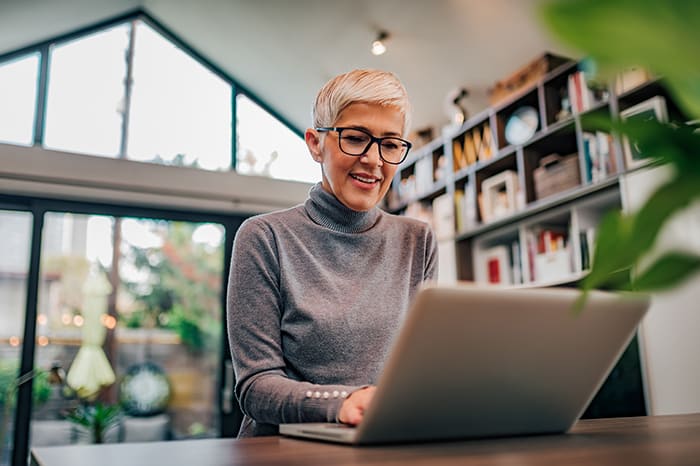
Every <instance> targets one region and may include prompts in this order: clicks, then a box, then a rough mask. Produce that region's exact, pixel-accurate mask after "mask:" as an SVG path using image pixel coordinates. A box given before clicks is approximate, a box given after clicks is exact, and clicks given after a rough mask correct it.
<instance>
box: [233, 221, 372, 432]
mask: <svg viewBox="0 0 700 466" xmlns="http://www.w3.org/2000/svg"><path fill="white" fill-rule="evenodd" d="M279 277H280V264H279V259H278V254H277V248H276V242H275V237H274V232H273V231H272V230H271V228H270V227H269V226H268V225H267V224H266V223H265V222H264V221H262V220H260V219H256V218H253V219H249V220H247V221H246V222H244V223H243V224H242V225H241V227H240V228H239V230H238V233H237V234H236V239H235V241H234V246H233V255H232V262H231V271H230V274H229V282H228V294H227V326H228V337H229V343H230V346H231V355H232V359H233V366H234V371H235V375H236V389H235V390H236V397H237V399H238V402H239V404H240V407H241V410H242V411H243V413H244V414H246V415H247V416H249V417H250V418H252V419H253V420H255V421H256V422H257V423H265V424H273V425H277V424H281V423H291V422H336V420H337V415H338V411H339V410H340V405H341V404H342V402H343V398H345V397H347V396H348V395H349V394H350V393H352V392H353V391H355V390H357V389H359V388H360V387H354V386H345V385H318V384H314V383H312V382H310V381H298V380H293V379H291V378H289V377H288V375H287V374H288V371H287V370H286V366H285V357H284V352H283V348H282V336H281V328H280V321H281V318H282V313H283V312H284V304H283V297H282V293H281V290H280V278H279Z"/></svg>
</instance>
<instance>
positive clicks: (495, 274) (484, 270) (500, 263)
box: [477, 245, 511, 285]
mask: <svg viewBox="0 0 700 466" xmlns="http://www.w3.org/2000/svg"><path fill="white" fill-rule="evenodd" d="M480 256H481V260H480V261H479V262H480V264H479V268H480V270H479V273H478V276H477V282H480V283H491V284H498V285H510V284H511V276H510V275H511V267H510V260H509V257H508V256H509V251H508V247H507V246H505V245H497V246H492V247H490V248H487V249H485V250H483V251H482V252H481V254H480Z"/></svg>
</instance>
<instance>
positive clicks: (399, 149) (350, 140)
mask: <svg viewBox="0 0 700 466" xmlns="http://www.w3.org/2000/svg"><path fill="white" fill-rule="evenodd" d="M376 139H378V140H379V141H378V143H379V153H380V155H381V156H382V158H383V159H384V160H386V161H387V162H389V163H400V162H401V161H402V160H403V157H404V155H406V152H407V151H408V146H407V145H406V143H405V142H404V141H403V140H401V139H399V138H394V137H384V138H376ZM338 141H339V143H340V150H342V151H343V152H345V153H346V154H349V155H363V154H364V153H365V152H367V151H368V150H369V146H370V144H371V143H372V137H371V136H370V135H369V134H367V133H365V132H364V131H360V130H357V129H352V128H345V129H343V130H342V131H340V132H339V137H338Z"/></svg>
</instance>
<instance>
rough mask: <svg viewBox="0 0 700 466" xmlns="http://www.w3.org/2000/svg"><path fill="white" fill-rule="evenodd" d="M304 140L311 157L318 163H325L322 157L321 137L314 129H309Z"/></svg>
mask: <svg viewBox="0 0 700 466" xmlns="http://www.w3.org/2000/svg"><path fill="white" fill-rule="evenodd" d="M304 140H305V141H306V146H307V147H308V148H309V152H310V153H311V157H313V159H314V160H315V161H317V162H318V163H321V162H322V161H323V156H322V155H321V135H320V134H319V133H318V131H316V130H315V129H313V128H307V129H306V132H304Z"/></svg>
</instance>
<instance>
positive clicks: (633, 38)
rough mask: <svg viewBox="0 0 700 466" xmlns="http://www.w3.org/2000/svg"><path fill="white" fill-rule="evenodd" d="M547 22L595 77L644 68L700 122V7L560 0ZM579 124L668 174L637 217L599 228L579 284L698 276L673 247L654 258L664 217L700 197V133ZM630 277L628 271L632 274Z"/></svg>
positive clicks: (675, 0) (694, 263)
mask: <svg viewBox="0 0 700 466" xmlns="http://www.w3.org/2000/svg"><path fill="white" fill-rule="evenodd" d="M542 12H543V17H544V19H545V22H546V23H547V24H548V26H549V27H550V29H551V30H552V31H553V32H554V33H555V34H556V35H558V36H559V37H560V38H561V39H562V40H563V41H565V42H566V43H568V44H569V45H572V46H574V47H576V48H578V49H579V50H581V51H583V52H584V53H586V54H588V55H589V56H590V57H591V58H592V59H593V61H594V62H595V63H596V65H597V67H598V74H599V76H600V77H603V78H609V77H612V76H614V75H615V74H617V73H619V72H621V71H623V70H624V69H626V68H629V67H630V66H642V67H645V68H647V69H649V70H651V71H652V72H653V73H654V74H656V75H658V76H661V77H663V82H664V85H665V86H666V87H667V88H668V90H669V92H670V93H671V94H672V95H673V97H674V100H675V101H676V102H677V103H678V105H679V107H680V108H681V110H682V111H683V112H684V113H685V114H686V115H687V116H688V117H689V119H690V120H693V121H696V122H697V121H698V120H700V60H698V56H697V44H698V43H700V28H698V27H697V25H698V21H700V3H698V2H692V1H684V0H668V1H665V2H657V1H654V0H557V1H550V2H547V3H545V4H544V8H543V10H542ZM582 124H583V125H584V126H588V127H589V128H597V129H608V130H611V131H614V132H617V133H618V134H621V135H625V136H626V137H629V138H630V139H633V140H635V141H637V142H638V144H639V145H640V146H642V147H644V148H645V152H647V153H649V154H650V155H651V156H652V157H653V158H654V159H656V163H659V164H666V165H667V166H668V167H669V168H670V169H671V173H672V174H671V177H670V179H669V180H668V181H666V182H665V183H664V184H662V185H661V187H660V188H658V189H657V190H656V191H655V192H654V193H653V194H652V195H651V197H650V198H648V200H647V201H646V203H645V204H644V205H643V206H642V207H641V209H639V210H638V211H637V212H635V213H631V214H623V213H620V212H614V213H612V214H610V215H608V216H607V217H606V218H605V219H604V220H603V221H602V222H601V225H600V227H599V232H598V238H597V243H596V250H595V254H594V259H593V265H592V268H591V271H590V273H589V274H588V276H587V277H586V278H585V279H584V280H583V281H582V283H581V287H582V289H583V290H584V293H583V295H582V299H581V300H580V304H582V303H583V301H584V300H585V292H587V291H588V290H591V289H594V288H607V289H614V290H635V291H660V290H667V289H670V288H673V287H676V286H677V285H679V284H681V282H683V281H685V280H686V279H688V278H689V277H691V276H693V275H695V274H696V273H697V272H698V271H700V256H698V255H697V254H693V253H689V252H684V251H681V250H672V251H669V252H666V253H664V254H662V255H660V256H657V255H651V254H650V252H652V251H653V249H654V246H655V243H656V240H657V237H658V236H659V233H660V232H661V231H662V229H663V227H664V226H665V225H666V224H667V223H668V221H669V219H670V218H671V217H672V216H674V215H675V214H677V213H679V212H681V211H683V210H684V209H686V208H687V207H689V206H690V205H691V204H692V203H694V202H696V201H698V200H699V199H700V134H698V129H697V127H694V126H692V125H688V124H684V123H681V124H678V123H673V122H672V123H662V122H658V121H649V122H646V121H639V120H629V121H611V120H610V119H605V118H588V119H585V120H583V121H582ZM631 272H632V273H631Z"/></svg>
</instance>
